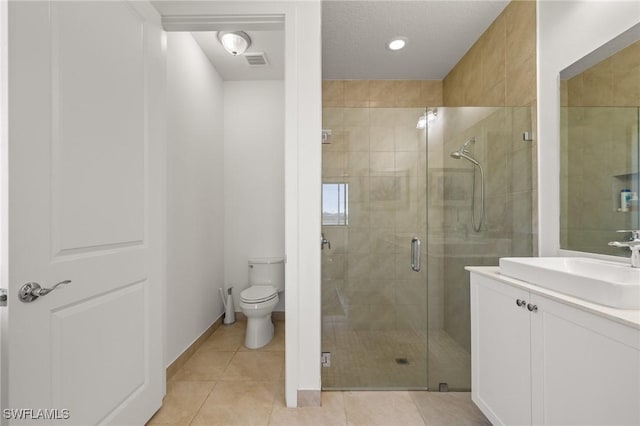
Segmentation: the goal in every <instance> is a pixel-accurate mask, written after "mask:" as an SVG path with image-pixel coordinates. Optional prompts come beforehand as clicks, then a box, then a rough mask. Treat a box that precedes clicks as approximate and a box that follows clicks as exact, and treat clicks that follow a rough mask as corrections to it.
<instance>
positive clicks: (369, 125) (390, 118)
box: [322, 107, 427, 331]
mask: <svg viewBox="0 0 640 426" xmlns="http://www.w3.org/2000/svg"><path fill="white" fill-rule="evenodd" d="M423 112H424V107H422V108H343V107H325V108H324V109H323V127H324V128H329V129H331V131H332V136H331V143H330V144H327V145H323V162H322V163H323V169H322V181H323V183H348V185H349V189H348V191H349V196H348V207H349V216H348V217H349V223H348V225H346V226H323V228H322V230H323V232H324V234H325V236H326V237H327V239H329V240H330V241H331V249H328V248H325V249H324V250H323V253H322V295H323V317H324V321H325V322H326V321H331V322H333V323H334V324H335V323H342V324H343V325H345V326H347V327H349V328H350V329H355V330H396V329H403V330H416V331H421V330H424V329H425V327H426V324H427V321H426V307H427V303H426V299H427V294H426V284H427V280H426V275H425V274H426V272H425V270H426V268H423V270H422V272H420V273H415V272H412V271H411V269H410V267H409V251H410V241H411V238H412V236H413V235H424V234H425V233H426V180H425V178H424V176H426V138H425V131H424V130H419V129H416V122H417V119H418V117H419V116H420V115H421V114H422V113H423ZM422 262H423V264H426V263H425V262H426V254H424V255H423V258H422Z"/></svg>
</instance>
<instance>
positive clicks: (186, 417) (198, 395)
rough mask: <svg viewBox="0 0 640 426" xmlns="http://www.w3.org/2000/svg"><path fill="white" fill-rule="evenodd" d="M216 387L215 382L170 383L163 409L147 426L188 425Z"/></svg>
mask: <svg viewBox="0 0 640 426" xmlns="http://www.w3.org/2000/svg"><path fill="white" fill-rule="evenodd" d="M214 386H215V382H176V381H171V382H169V383H168V384H167V395H166V396H165V398H164V400H163V401H162V408H160V410H158V412H157V413H156V414H155V415H154V416H153V417H152V418H151V420H150V421H149V423H147V424H148V425H188V424H189V422H190V421H191V420H192V419H193V417H194V416H195V415H196V413H197V412H198V410H199V409H200V406H201V405H202V403H203V402H204V401H205V399H206V398H207V396H208V395H209V393H210V392H211V390H212V389H213V387H214Z"/></svg>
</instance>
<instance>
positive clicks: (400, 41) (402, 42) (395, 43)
mask: <svg viewBox="0 0 640 426" xmlns="http://www.w3.org/2000/svg"><path fill="white" fill-rule="evenodd" d="M408 41H409V39H408V38H406V37H402V36H398V37H394V38H392V39H391V40H389V42H388V43H387V49H389V50H391V51H392V52H395V51H397V50H400V49H403V48H404V47H405V46H406V45H407V42H408Z"/></svg>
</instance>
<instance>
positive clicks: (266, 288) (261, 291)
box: [240, 285, 278, 303]
mask: <svg viewBox="0 0 640 426" xmlns="http://www.w3.org/2000/svg"><path fill="white" fill-rule="evenodd" d="M277 295H278V291H277V290H276V289H275V287H273V286H270V285H256V286H253V287H249V288H247V289H245V290H242V291H241V292H240V300H241V301H243V302H247V303H260V302H266V301H268V300H271V299H273V298H274V297H276V296H277Z"/></svg>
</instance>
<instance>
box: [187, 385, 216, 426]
mask: <svg viewBox="0 0 640 426" xmlns="http://www.w3.org/2000/svg"><path fill="white" fill-rule="evenodd" d="M218 383H219V381H216V382H215V384H214V385H213V387H212V388H211V389H210V390H209V393H208V394H207V396H206V397H205V398H204V400H203V401H202V404H200V406H199V407H198V409H197V410H196V412H195V414H194V415H193V417H191V420H189V423H188V424H187V425H188V426H190V425H192V424H193V421H194V420H195V419H196V417H198V414H199V413H200V410H202V407H203V406H204V404H205V403H206V402H207V400H208V399H209V396H210V395H211V393H212V392H213V390H214V389H215V388H216V386H218Z"/></svg>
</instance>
